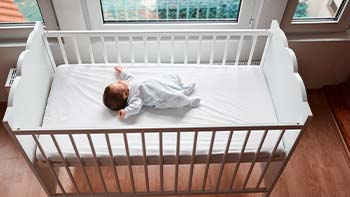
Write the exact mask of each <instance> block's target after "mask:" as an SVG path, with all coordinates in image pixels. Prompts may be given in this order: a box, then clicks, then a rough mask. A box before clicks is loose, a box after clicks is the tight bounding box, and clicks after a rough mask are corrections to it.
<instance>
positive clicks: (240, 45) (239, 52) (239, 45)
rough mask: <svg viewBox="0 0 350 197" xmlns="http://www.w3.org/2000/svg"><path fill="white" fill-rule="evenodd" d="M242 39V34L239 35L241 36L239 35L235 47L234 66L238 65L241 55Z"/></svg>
mask: <svg viewBox="0 0 350 197" xmlns="http://www.w3.org/2000/svg"><path fill="white" fill-rule="evenodd" d="M243 41H244V35H241V36H240V39H239V44H238V49H237V55H236V61H235V65H236V66H237V65H238V62H239V57H240V56H241V51H242V45H243Z"/></svg>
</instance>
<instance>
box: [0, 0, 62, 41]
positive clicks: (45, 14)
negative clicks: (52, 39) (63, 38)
mask: <svg viewBox="0 0 350 197" xmlns="http://www.w3.org/2000/svg"><path fill="white" fill-rule="evenodd" d="M37 3H38V6H39V9H40V13H41V16H42V18H43V21H44V25H45V29H50V30H58V23H57V19H56V14H55V11H54V7H53V5H52V2H51V1H48V0H37ZM34 25H35V22H23V23H11V22H9V23H0V39H6V40H22V39H26V38H27V37H28V35H29V34H30V32H31V31H32V30H33V28H34Z"/></svg>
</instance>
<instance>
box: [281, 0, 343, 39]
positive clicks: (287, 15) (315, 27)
mask: <svg viewBox="0 0 350 197" xmlns="http://www.w3.org/2000/svg"><path fill="white" fill-rule="evenodd" d="M298 3H299V1H298V0H289V1H288V4H287V7H286V10H285V12H284V15H283V19H282V22H281V27H282V29H283V30H284V31H285V32H287V33H339V32H344V33H345V31H346V30H347V29H348V27H349V24H350V23H349V17H350V0H347V2H346V4H345V5H344V7H343V9H342V10H341V13H340V14H339V17H338V19H337V20H322V19H320V20H318V19H315V20H312V19H310V20H305V21H303V20H299V21H293V16H294V12H295V10H296V7H297V5H298Z"/></svg>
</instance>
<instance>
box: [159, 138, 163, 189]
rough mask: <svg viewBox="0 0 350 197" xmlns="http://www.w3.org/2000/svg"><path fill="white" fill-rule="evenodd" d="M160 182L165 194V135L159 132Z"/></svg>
mask: <svg viewBox="0 0 350 197" xmlns="http://www.w3.org/2000/svg"><path fill="white" fill-rule="evenodd" d="M159 168H160V169H159V170H160V172H159V179H160V180H159V181H160V192H163V189H164V188H163V186H164V184H163V134H162V131H160V132H159Z"/></svg>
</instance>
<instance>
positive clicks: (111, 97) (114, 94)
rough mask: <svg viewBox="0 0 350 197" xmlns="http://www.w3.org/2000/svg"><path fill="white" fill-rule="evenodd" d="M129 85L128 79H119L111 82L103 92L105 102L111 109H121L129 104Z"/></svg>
mask: <svg viewBox="0 0 350 197" xmlns="http://www.w3.org/2000/svg"><path fill="white" fill-rule="evenodd" d="M128 96H129V86H128V83H127V82H126V81H123V80H119V81H117V82H115V83H111V84H109V85H108V86H107V87H106V88H105V91H104V93H103V103H104V104H105V106H106V107H108V108H109V109H111V110H121V109H124V108H125V107H126V105H127V100H128Z"/></svg>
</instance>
